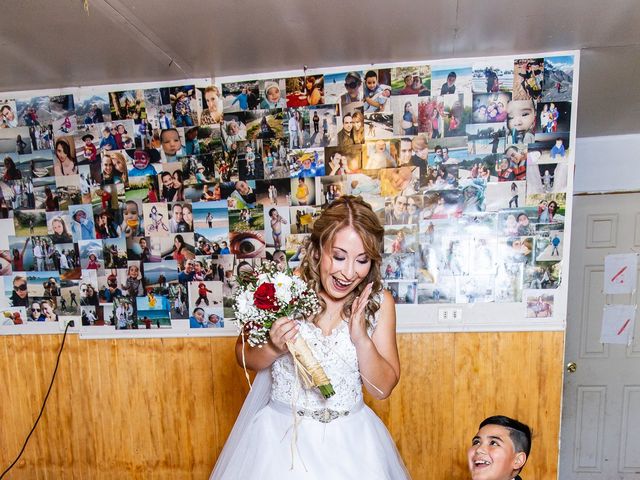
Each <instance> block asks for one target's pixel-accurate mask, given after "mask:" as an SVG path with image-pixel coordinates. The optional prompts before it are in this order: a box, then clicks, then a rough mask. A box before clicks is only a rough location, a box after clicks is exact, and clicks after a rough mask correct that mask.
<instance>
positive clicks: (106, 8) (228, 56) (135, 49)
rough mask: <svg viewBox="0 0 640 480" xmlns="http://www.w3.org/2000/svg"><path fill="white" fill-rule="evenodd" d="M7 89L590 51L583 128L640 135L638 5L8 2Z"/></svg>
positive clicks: (622, 0)
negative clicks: (549, 52) (528, 53)
mask: <svg viewBox="0 0 640 480" xmlns="http://www.w3.org/2000/svg"><path fill="white" fill-rule="evenodd" d="M2 17H3V20H2V28H0V71H1V72H2V74H1V75H0V91H11V90H27V89H36V88H55V87H66V86H87V85H99V84H113V83H130V82H140V81H165V80H176V79H182V78H201V77H219V76H227V75H242V74H250V73H260V72H272V71H280V70H301V69H302V66H303V65H307V66H308V67H309V69H310V70H311V69H313V68H319V67H333V66H341V65H361V64H368V63H383V62H403V61H407V62H408V61H417V60H428V59H430V60H435V59H442V58H453V57H477V56H491V55H502V54H519V53H527V52H545V51H555V50H573V49H580V50H581V52H582V53H581V55H582V56H581V66H580V77H579V82H580V85H579V108H578V129H577V134H578V136H580V137H587V136H599V135H616V134H627V133H638V132H640V81H639V80H640V28H638V25H640V1H638V0H608V1H602V0H537V1H531V0H526V1H525V0H457V1H456V0H427V1H418V0H393V1H389V0H370V1H368V2H361V1H353V0H324V1H316V2H311V1H308V0H307V1H302V0H235V1H227V2H223V1H220V0H174V1H167V0H129V1H124V0H84V1H83V0H56V1H51V0H3V1H2Z"/></svg>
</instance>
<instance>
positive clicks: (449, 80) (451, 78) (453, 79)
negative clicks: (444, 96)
mask: <svg viewBox="0 0 640 480" xmlns="http://www.w3.org/2000/svg"><path fill="white" fill-rule="evenodd" d="M454 83H456V77H454V76H453V75H449V76H448V77H447V85H449V86H451V85H453V84H454Z"/></svg>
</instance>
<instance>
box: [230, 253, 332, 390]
mask: <svg viewBox="0 0 640 480" xmlns="http://www.w3.org/2000/svg"><path fill="white" fill-rule="evenodd" d="M237 282H238V284H239V288H238V290H237V291H236V293H235V294H234V302H233V310H234V312H235V317H236V322H237V323H238V328H239V329H240V331H241V332H242V333H243V339H244V338H246V340H247V343H248V344H249V345H250V346H252V347H259V348H260V347H262V345H263V344H266V343H267V342H268V341H269V330H270V329H271V326H272V325H273V323H274V322H275V321H276V320H277V319H278V318H280V317H289V318H306V317H310V316H312V315H314V314H315V313H316V312H317V311H318V309H319V308H320V302H319V300H318V295H317V294H316V292H314V291H313V290H311V289H310V288H309V286H308V285H307V284H306V283H305V282H304V281H302V280H301V279H300V278H299V277H297V276H295V275H293V274H291V273H290V272H286V273H285V272H281V271H279V270H278V268H277V265H276V264H275V263H274V262H263V263H262V264H261V265H260V266H259V267H257V268H256V269H255V270H253V271H252V272H251V273H248V274H243V275H242V276H239V277H238V278H237ZM287 347H288V348H289V351H290V352H291V354H292V355H293V358H294V363H295V365H296V368H297V369H298V372H299V374H300V376H301V378H302V379H303V381H304V382H305V384H306V386H307V387H311V386H316V387H318V389H319V390H320V393H322V395H323V396H324V397H325V398H329V397H331V396H332V395H333V394H334V393H335V391H334V390H333V386H332V385H331V382H330V381H329V378H328V377H327V375H326V373H325V372H324V369H323V368H322V366H321V365H320V363H319V362H318V360H317V359H316V358H315V357H314V356H313V352H312V351H311V349H310V348H309V345H307V342H306V341H305V340H304V339H303V338H302V336H301V335H298V336H297V337H296V339H295V341H293V342H287Z"/></svg>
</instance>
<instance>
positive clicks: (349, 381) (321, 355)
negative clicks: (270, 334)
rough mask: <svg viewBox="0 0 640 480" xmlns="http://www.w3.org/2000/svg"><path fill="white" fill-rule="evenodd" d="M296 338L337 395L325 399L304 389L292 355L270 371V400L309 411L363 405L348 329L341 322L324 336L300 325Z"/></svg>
mask: <svg viewBox="0 0 640 480" xmlns="http://www.w3.org/2000/svg"><path fill="white" fill-rule="evenodd" d="M379 313H380V311H379V310H378V312H376V317H375V319H374V321H373V322H372V325H371V326H370V327H369V329H368V330H369V335H372V334H373V330H374V329H375V327H376V324H377V322H378V317H379ZM299 335H302V338H304V339H305V340H306V341H307V343H308V345H309V348H311V350H312V351H313V354H314V356H315V357H316V359H317V360H318V361H319V362H320V364H321V365H322V367H323V368H324V371H325V373H326V374H327V376H328V377H329V380H330V381H331V385H333V389H334V390H335V392H336V393H335V395H333V396H332V397H331V398H329V399H325V398H324V397H323V396H322V394H321V393H320V391H319V390H318V389H317V388H311V389H309V390H307V389H305V388H304V386H303V385H302V381H301V380H300V379H299V378H296V375H295V370H294V365H293V359H292V357H291V355H284V356H282V357H280V358H278V359H277V360H276V361H275V362H274V363H273V366H272V367H271V375H272V378H273V384H272V387H271V398H272V399H273V400H277V401H280V402H284V403H286V404H288V405H289V404H292V403H294V404H295V405H296V407H299V408H305V409H308V410H319V409H322V408H330V409H333V410H339V411H343V410H351V409H352V408H353V406H354V405H356V404H357V403H359V402H360V401H362V380H361V378H360V370H359V368H358V357H357V355H356V347H355V345H354V344H353V343H352V342H351V336H350V335H349V325H348V324H347V323H346V322H341V323H340V325H338V326H337V327H336V328H335V329H333V331H332V332H331V334H330V335H324V334H323V333H322V330H321V329H320V328H318V327H316V326H315V325H314V324H313V323H311V322H302V323H301V324H300V331H299Z"/></svg>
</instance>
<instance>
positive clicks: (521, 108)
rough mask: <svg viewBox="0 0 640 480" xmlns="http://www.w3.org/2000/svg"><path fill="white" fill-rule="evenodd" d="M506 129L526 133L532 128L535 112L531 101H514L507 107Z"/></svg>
mask: <svg viewBox="0 0 640 480" xmlns="http://www.w3.org/2000/svg"><path fill="white" fill-rule="evenodd" d="M507 120H508V127H509V128H510V129H512V130H518V131H520V132H526V131H529V130H531V129H532V128H533V124H534V122H535V121H536V112H535V111H534V109H533V102H531V100H514V101H512V102H509V105H508V106H507Z"/></svg>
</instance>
